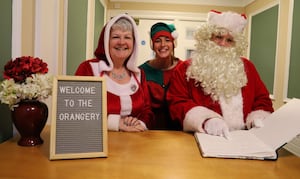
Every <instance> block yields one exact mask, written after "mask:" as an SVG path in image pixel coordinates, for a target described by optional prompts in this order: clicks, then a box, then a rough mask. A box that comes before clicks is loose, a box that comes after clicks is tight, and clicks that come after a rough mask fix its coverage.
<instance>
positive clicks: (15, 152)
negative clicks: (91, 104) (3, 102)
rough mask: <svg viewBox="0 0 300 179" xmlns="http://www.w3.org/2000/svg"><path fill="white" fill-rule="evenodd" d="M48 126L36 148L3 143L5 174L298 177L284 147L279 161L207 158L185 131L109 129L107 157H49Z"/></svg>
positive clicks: (0, 172)
mask: <svg viewBox="0 0 300 179" xmlns="http://www.w3.org/2000/svg"><path fill="white" fill-rule="evenodd" d="M49 131H50V130H49V126H47V127H46V128H45V129H44V131H43V133H42V138H43V139H44V140H45V142H44V144H42V145H40V146H37V147H21V146H18V145H17V139H18V138H17V137H16V138H13V139H11V140H9V141H6V142H4V143H2V144H0V178H1V179H2V178H5V179H10V178H18V179H19V178H26V179H27V178H30V179H34V178H39V179H46V178H62V179H67V178H72V179H73V178H80V179H91V178H92V179H93V178H97V179H108V178H109V179H113V178H125V179H127V178H130V179H135V178H136V179H137V178H138V179H144V178H151V179H157V178H163V179H193V178H202V179H211V178H243V179H244V178H252V179H253V178H272V179H273V178H289V179H290V178H299V177H300V158H298V157H296V156H294V155H292V154H290V153H288V152H287V151H285V150H284V149H281V150H280V152H279V159H278V160H277V161H258V160H240V159H218V158H202V157H201V154H200V152H199V149H198V147H197V144H196V141H195V138H194V136H193V135H192V134H191V133H185V132H180V131H147V132H142V133H126V132H109V133H108V157H107V158H92V159H72V160H54V161H50V160H49Z"/></svg>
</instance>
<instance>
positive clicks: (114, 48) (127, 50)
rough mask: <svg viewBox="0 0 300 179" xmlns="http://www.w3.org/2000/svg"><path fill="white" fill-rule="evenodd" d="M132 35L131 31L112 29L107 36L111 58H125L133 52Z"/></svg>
mask: <svg viewBox="0 0 300 179" xmlns="http://www.w3.org/2000/svg"><path fill="white" fill-rule="evenodd" d="M133 44H134V37H133V32H132V31H122V30H121V29H112V30H111V32H110V37H109V54H110V57H111V59H112V60H113V61H114V60H126V59H127V58H128V57H129V56H130V55H131V53H132V52H133Z"/></svg>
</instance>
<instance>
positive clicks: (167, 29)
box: [150, 22, 178, 41]
mask: <svg viewBox="0 0 300 179" xmlns="http://www.w3.org/2000/svg"><path fill="white" fill-rule="evenodd" d="M150 36H151V40H152V41H155V40H156V39H157V38H158V37H160V36H166V37H168V38H170V39H172V40H176V39H177V37H178V33H177V32H176V28H175V26H174V25H173V24H169V25H167V24H165V23H163V22H158V23H156V24H154V25H153V26H152V27H151V31H150Z"/></svg>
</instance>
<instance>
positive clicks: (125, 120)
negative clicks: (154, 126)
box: [119, 116, 146, 132]
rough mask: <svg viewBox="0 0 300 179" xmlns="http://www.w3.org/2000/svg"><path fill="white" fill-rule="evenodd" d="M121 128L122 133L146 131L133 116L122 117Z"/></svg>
mask: <svg viewBox="0 0 300 179" xmlns="http://www.w3.org/2000/svg"><path fill="white" fill-rule="evenodd" d="M119 128H120V131H126V132H142V131H145V130H146V129H145V128H144V126H143V125H142V124H141V122H140V121H139V120H138V119H137V118H136V117H132V116H126V117H122V118H121V119H120V124H119Z"/></svg>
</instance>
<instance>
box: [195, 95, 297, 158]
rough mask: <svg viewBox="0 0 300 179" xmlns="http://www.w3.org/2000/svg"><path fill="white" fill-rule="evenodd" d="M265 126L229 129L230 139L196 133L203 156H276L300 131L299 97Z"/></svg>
mask: <svg viewBox="0 0 300 179" xmlns="http://www.w3.org/2000/svg"><path fill="white" fill-rule="evenodd" d="M263 122H264V127H262V128H252V129H250V130H237V131H232V132H230V137H231V138H230V139H225V138H224V137H220V136H213V135H208V134H204V133H198V132H196V133H195V138H196V141H197V143H198V146H199V148H200V150H201V154H202V156H203V157H219V158H240V159H260V160H276V159H277V150H278V149H279V148H280V147H282V146H283V145H284V144H286V143H287V142H289V141H291V140H292V139H293V138H294V137H296V136H297V135H298V134H300V99H296V98H294V99H292V100H290V101H289V102H288V103H287V104H285V105H283V106H282V107H280V108H279V109H278V110H276V111H275V112H273V113H272V114H271V115H270V116H269V117H268V118H266V119H264V121H263Z"/></svg>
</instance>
